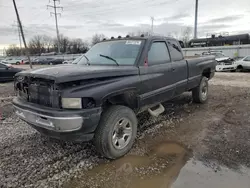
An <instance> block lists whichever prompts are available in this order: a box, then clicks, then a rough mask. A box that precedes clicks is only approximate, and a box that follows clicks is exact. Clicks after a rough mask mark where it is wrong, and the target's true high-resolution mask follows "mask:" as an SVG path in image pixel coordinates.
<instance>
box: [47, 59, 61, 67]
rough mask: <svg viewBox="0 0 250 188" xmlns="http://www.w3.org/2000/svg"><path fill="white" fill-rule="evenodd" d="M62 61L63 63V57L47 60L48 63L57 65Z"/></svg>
mask: <svg viewBox="0 0 250 188" xmlns="http://www.w3.org/2000/svg"><path fill="white" fill-rule="evenodd" d="M62 63H63V59H60V58H55V59H52V60H51V61H50V62H49V65H58V64H62Z"/></svg>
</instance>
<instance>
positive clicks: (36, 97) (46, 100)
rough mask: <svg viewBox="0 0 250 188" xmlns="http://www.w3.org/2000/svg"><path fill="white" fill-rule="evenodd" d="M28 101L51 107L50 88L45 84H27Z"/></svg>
mask: <svg viewBox="0 0 250 188" xmlns="http://www.w3.org/2000/svg"><path fill="white" fill-rule="evenodd" d="M29 102H31V103H35V104H41V105H44V106H48V107H52V100H51V95H50V89H49V88H48V87H45V86H39V85H35V84H31V85H30V86H29Z"/></svg>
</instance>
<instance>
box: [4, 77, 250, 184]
mask: <svg viewBox="0 0 250 188" xmlns="http://www.w3.org/2000/svg"><path fill="white" fill-rule="evenodd" d="M249 79H250V74H247V73H219V74H217V75H216V77H215V78H214V79H213V80H212V81H211V87H210V97H209V102H208V103H207V104H204V105H197V104H193V103H192V98H191V95H190V94H184V95H182V96H180V97H178V98H177V99H175V100H173V101H170V102H167V103H165V104H164V106H165V107H166V112H165V113H164V114H162V115H161V116H160V117H159V118H153V117H150V116H149V115H148V114H147V113H144V114H141V115H140V116H139V117H138V118H139V122H140V126H141V129H140V130H139V134H138V139H137V141H136V143H135V146H134V147H133V149H132V151H131V152H130V153H129V154H128V156H127V157H125V158H124V159H121V160H125V159H126V160H127V159H129V161H130V162H131V163H132V164H134V163H136V164H137V165H135V166H136V170H135V172H136V174H138V178H145V177H148V176H151V175H153V174H158V173H162V172H163V171H164V172H165V171H166V170H167V169H169V168H170V167H171V165H173V164H179V163H180V164H181V165H180V166H179V167H178V168H174V170H173V171H172V173H171V177H172V176H173V177H175V176H177V175H178V173H177V172H178V171H179V170H180V169H181V166H183V165H184V164H185V162H183V161H186V160H187V159H186V158H187V156H188V157H191V156H193V157H194V158H196V159H198V160H200V161H202V162H203V163H205V164H207V166H210V167H211V168H214V169H215V170H217V169H219V166H220V165H223V166H227V167H229V168H233V169H238V168H239V167H240V166H242V165H244V166H246V167H250V163H249V161H250V155H248V154H249V152H250V126H249V124H250V119H249V117H250V110H249V108H250V107H249V104H250V100H249V97H250V93H249V88H250V85H249V84H248V80H249ZM13 95H14V91H13V86H12V83H4V84H1V86H0V98H2V99H1V104H0V110H1V112H2V115H3V117H4V118H5V119H4V120H2V121H1V120H0V151H1V153H0V169H1V170H0V187H18V188H19V187H103V186H102V185H103V182H105V181H107V180H108V179H110V180H112V178H111V177H112V168H113V167H112V166H109V165H110V164H112V165H115V164H116V162H117V163H119V161H120V160H117V161H116V162H110V161H108V160H106V159H104V158H102V157H100V156H99V155H97V153H96V151H95V148H94V146H93V145H92V143H83V144H73V143H69V142H62V141H57V140H54V139H49V138H47V137H45V136H42V135H40V134H39V133H37V132H36V131H35V130H34V129H32V128H30V127H29V126H28V125H27V124H26V123H24V122H22V121H21V120H19V119H18V118H17V117H16V115H15V114H14V113H13V108H12V106H11V104H10V101H11V98H9V97H11V96H13ZM169 142H170V143H176V145H177V148H178V146H181V147H183V148H184V150H185V155H179V153H178V150H177V151H176V147H174V146H173V147H172V146H170V145H169ZM162 143H167V144H168V145H164V147H163V146H161V144H162ZM157 148H165V149H166V148H172V150H173V151H174V152H173V153H171V152H170V153H169V151H167V152H166V151H165V153H164V155H163V154H161V152H160V154H159V153H158V152H156V151H155V150H156V149H157ZM159 150H160V151H162V149H159ZM184 150H183V151H184ZM175 152H177V154H176V153H175ZM166 153H167V154H166ZM131 156H134V157H132V159H130V158H131ZM178 156H181V158H179V159H178ZM162 159H164V160H162ZM183 159H185V160H183ZM138 161H145V164H146V166H147V168H146V169H145V167H141V166H140V164H138V163H141V162H138ZM121 164H123V163H121ZM103 165H108V167H106V166H103ZM124 168H126V169H127V167H126V166H125V167H124ZM103 169H104V172H106V173H104V172H103V171H102V170H103ZM129 169H130V168H128V169H127V171H129ZM177 169H178V170H177ZM108 172H110V175H108V174H109V173H108ZM103 174H104V175H103ZM97 175H98V176H97ZM131 178H132V177H131ZM131 178H130V179H131ZM121 181H124V180H121ZM110 187H112V186H110ZM131 187H132V186H131Z"/></svg>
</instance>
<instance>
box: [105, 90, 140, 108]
mask: <svg viewBox="0 0 250 188" xmlns="http://www.w3.org/2000/svg"><path fill="white" fill-rule="evenodd" d="M110 105H123V106H127V107H129V108H131V109H132V110H134V111H137V110H138V109H139V97H138V93H137V90H136V89H135V88H128V89H124V90H120V91H116V92H113V93H110V94H108V95H106V96H105V97H103V99H102V107H103V108H106V107H108V106H110Z"/></svg>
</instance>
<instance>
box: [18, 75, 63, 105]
mask: <svg viewBox="0 0 250 188" xmlns="http://www.w3.org/2000/svg"><path fill="white" fill-rule="evenodd" d="M15 88H16V90H17V93H18V96H19V98H20V99H21V100H24V101H27V102H30V103H34V104H39V105H43V106H47V107H55V108H59V95H58V91H57V90H54V89H53V82H52V81H50V80H44V79H43V80H41V79H37V78H36V79H30V78H29V79H25V80H24V81H22V82H18V83H16V84H15Z"/></svg>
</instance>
